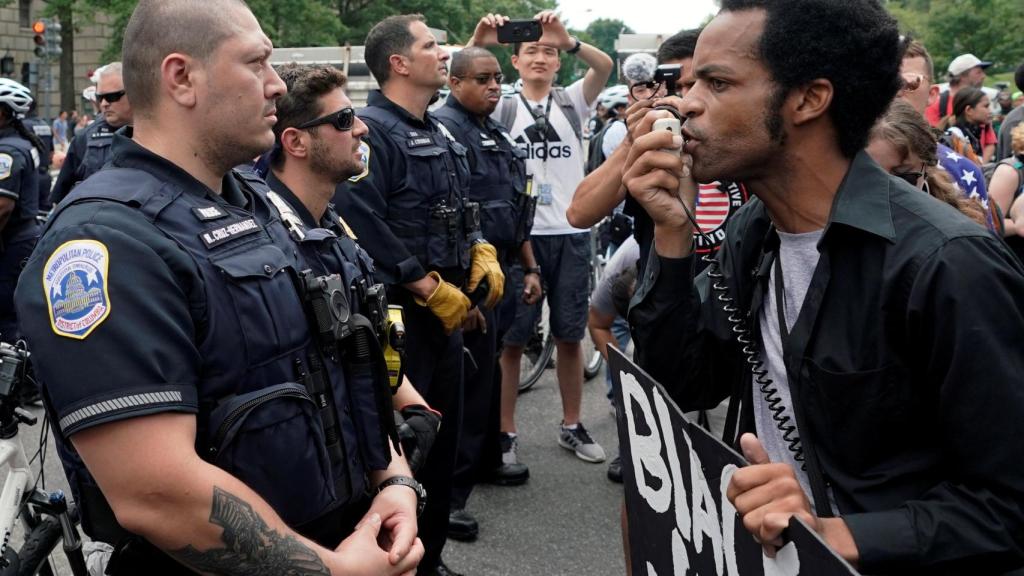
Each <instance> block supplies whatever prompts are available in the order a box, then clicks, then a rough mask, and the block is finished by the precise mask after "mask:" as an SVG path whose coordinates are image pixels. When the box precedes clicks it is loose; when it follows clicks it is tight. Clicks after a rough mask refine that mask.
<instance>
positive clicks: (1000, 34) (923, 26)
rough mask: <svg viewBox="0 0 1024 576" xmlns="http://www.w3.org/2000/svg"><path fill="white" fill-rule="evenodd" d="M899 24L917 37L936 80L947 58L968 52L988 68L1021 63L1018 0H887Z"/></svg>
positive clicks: (1022, 18)
mask: <svg viewBox="0 0 1024 576" xmlns="http://www.w3.org/2000/svg"><path fill="white" fill-rule="evenodd" d="M886 6H887V8H888V9H889V11H890V13H892V14H893V16H895V17H896V18H897V19H898V20H899V21H900V28H901V30H903V31H904V32H905V33H909V34H911V35H912V36H914V37H915V38H918V39H919V40H921V41H922V42H923V43H924V44H925V46H926V47H927V48H928V52H929V53H931V55H932V58H933V59H934V60H935V72H936V79H937V80H939V81H941V79H942V78H943V77H944V76H945V74H944V72H945V70H946V67H947V66H949V62H950V61H951V60H952V59H953V58H955V57H956V56H958V55H960V54H963V53H966V52H970V53H972V54H975V55H976V56H978V57H979V58H981V59H982V60H990V61H992V62H993V63H994V65H993V68H992V69H991V70H990V72H1005V71H1010V70H1014V69H1015V68H1016V67H1017V66H1019V65H1020V64H1021V62H1024V42H1021V31H1022V30H1024V10H1022V9H1021V2H1020V0H888V1H887V2H886Z"/></svg>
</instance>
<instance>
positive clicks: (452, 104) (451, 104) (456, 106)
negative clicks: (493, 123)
mask: <svg viewBox="0 0 1024 576" xmlns="http://www.w3.org/2000/svg"><path fill="white" fill-rule="evenodd" d="M444 106H445V107H447V108H451V109H452V110H455V111H457V112H459V113H460V114H465V115H466V117H467V118H471V119H473V120H474V121H475V122H477V123H478V124H481V125H483V126H487V120H488V119H489V118H490V116H484V117H483V118H481V117H480V116H478V115H476V114H474V113H473V112H472V111H470V110H469V109H467V108H466V107H465V106H463V105H462V102H459V100H458V99H457V98H456V97H455V96H453V95H449V96H448V98H447V99H446V100H445V101H444Z"/></svg>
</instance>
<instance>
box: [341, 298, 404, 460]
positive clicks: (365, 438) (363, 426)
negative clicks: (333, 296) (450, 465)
mask: <svg viewBox="0 0 1024 576" xmlns="http://www.w3.org/2000/svg"><path fill="white" fill-rule="evenodd" d="M352 325H353V326H352V336H351V337H350V338H347V339H346V340H345V342H344V343H342V354H343V357H344V362H343V365H344V368H345V383H346V385H347V386H348V388H349V392H350V393H349V399H350V402H351V403H352V406H351V409H350V411H349V413H350V414H351V416H352V419H353V421H354V423H355V428H356V431H357V433H358V434H359V436H360V442H359V445H360V447H361V449H362V450H361V451H362V456H363V460H364V462H365V463H366V465H367V467H368V468H369V469H370V470H383V469H385V468H387V467H388V465H389V464H390V463H391V450H390V449H389V447H388V440H389V439H390V440H391V442H392V444H393V445H394V446H395V449H396V451H400V448H399V446H400V444H399V442H398V431H397V429H396V428H395V422H394V418H393V417H392V406H391V389H390V386H389V384H388V377H387V366H386V365H385V363H384V356H383V352H382V350H381V348H380V342H379V341H378V340H377V338H376V334H375V331H374V329H373V325H372V324H371V323H370V321H369V319H367V318H366V317H365V316H362V315H359V314H356V315H354V316H353V317H352Z"/></svg>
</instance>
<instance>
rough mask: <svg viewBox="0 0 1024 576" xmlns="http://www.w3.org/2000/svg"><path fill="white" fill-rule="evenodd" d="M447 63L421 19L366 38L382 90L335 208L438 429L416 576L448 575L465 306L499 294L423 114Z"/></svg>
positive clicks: (438, 136)
mask: <svg viewBox="0 0 1024 576" xmlns="http://www.w3.org/2000/svg"><path fill="white" fill-rule="evenodd" d="M448 58H449V56H448V53H447V52H445V50H444V49H443V48H441V47H440V45H438V43H437V40H436V39H435V38H434V35H433V33H431V31H430V29H429V28H427V25H426V24H425V23H424V21H423V17H422V16H420V15H402V16H390V17H388V18H385V19H384V20H382V21H381V22H379V23H378V24H376V25H375V26H374V27H373V28H372V29H371V30H370V32H369V33H368V34H367V36H366V63H367V66H368V67H369V68H370V72H371V73H372V74H373V76H374V78H376V79H377V82H378V83H379V84H380V87H381V88H380V90H375V91H372V92H371V93H370V96H369V98H368V100H367V106H366V107H365V108H363V109H362V110H360V111H359V112H358V116H359V118H360V119H361V120H362V121H363V122H365V123H366V124H367V126H369V128H370V133H369V134H368V135H367V137H366V139H365V140H364V142H363V156H364V165H365V166H364V169H363V171H362V172H361V173H360V174H358V175H356V176H353V177H352V178H350V179H349V180H348V181H347V182H346V183H345V184H344V185H342V186H340V187H339V188H338V191H337V192H336V194H335V197H334V200H335V204H336V205H337V206H338V208H339V210H340V212H341V213H342V214H344V215H345V218H346V219H347V221H348V223H349V224H350V225H351V227H352V229H353V230H354V231H355V233H356V234H357V235H358V237H359V238H360V239H361V240H362V241H363V247H364V248H366V250H367V251H368V252H369V253H370V256H372V257H373V259H374V262H375V265H376V269H377V272H378V277H379V278H380V279H381V280H382V281H383V282H385V284H387V286H388V300H389V301H390V302H391V303H393V304H397V305H400V306H402V307H403V309H404V310H405V325H406V334H407V336H406V342H405V353H404V359H403V360H404V361H403V368H404V370H405V373H406V375H407V376H408V377H409V380H410V381H412V383H413V385H414V386H416V389H417V390H419V391H420V393H421V394H422V395H423V397H424V398H425V399H426V400H427V402H429V403H430V405H431V406H432V407H434V408H436V409H437V410H439V411H440V412H441V414H442V415H443V418H444V421H445V425H444V426H443V427H442V428H441V431H440V433H439V434H438V436H437V439H436V440H435V442H434V445H433V447H432V448H431V451H430V454H429V456H428V458H427V461H426V463H425V465H424V466H423V468H421V469H420V471H419V472H418V473H417V477H418V478H419V479H420V481H421V482H423V484H424V486H425V488H426V489H427V493H428V494H429V495H430V498H429V500H428V501H427V507H426V509H425V510H424V512H423V515H422V516H421V518H420V527H421V535H422V537H423V542H424V546H425V547H426V554H425V556H424V559H423V562H422V564H421V566H420V569H419V571H420V573H421V574H426V575H428V576H429V575H433V574H450V573H451V571H450V570H449V569H448V567H447V566H445V564H444V563H443V562H442V561H441V552H442V550H443V549H444V544H445V540H446V536H447V532H448V515H449V512H450V509H449V505H450V500H451V490H452V486H451V482H452V474H453V471H454V468H455V461H456V454H455V452H456V447H457V445H458V437H459V428H460V425H461V421H462V413H461V404H462V401H461V399H462V385H463V384H462V378H463V370H462V361H463V339H462V325H463V322H464V321H465V319H466V317H467V316H468V314H469V311H470V308H471V307H472V305H471V301H470V299H469V297H468V296H467V294H473V295H474V297H480V298H481V300H482V302H483V303H484V306H486V307H488V308H490V307H493V306H494V305H495V304H496V303H497V302H498V301H500V300H501V296H502V290H503V289H504V286H505V279H504V276H503V275H502V273H501V267H500V265H499V264H498V260H497V251H496V249H495V247H494V245H492V244H490V243H488V242H487V241H486V240H485V239H484V238H483V236H482V234H481V232H480V227H479V212H478V211H477V210H474V205H473V204H472V203H470V202H469V198H468V197H467V194H468V192H469V181H470V173H469V166H468V164H467V162H466V150H465V147H463V146H462V145H461V144H459V143H458V142H456V141H455V138H454V136H452V134H451V132H450V131H449V130H448V129H447V128H445V127H444V125H443V124H440V123H439V122H438V121H437V119H436V118H435V117H434V116H433V115H432V114H431V113H430V112H428V111H427V107H428V106H429V104H430V102H431V99H432V98H433V97H434V95H435V94H436V93H437V90H438V89H439V88H441V87H442V86H444V84H445V81H446V80H447V73H448V71H447V68H446V66H445V62H446V61H447V60H448ZM463 287H464V289H465V293H463Z"/></svg>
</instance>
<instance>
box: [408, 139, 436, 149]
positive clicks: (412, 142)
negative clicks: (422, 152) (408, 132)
mask: <svg viewBox="0 0 1024 576" xmlns="http://www.w3.org/2000/svg"><path fill="white" fill-rule="evenodd" d="M433 143H434V141H433V140H431V139H430V138H409V139H408V140H406V144H407V145H408V146H409V148H422V147H424V146H430V145H431V144H433Z"/></svg>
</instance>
